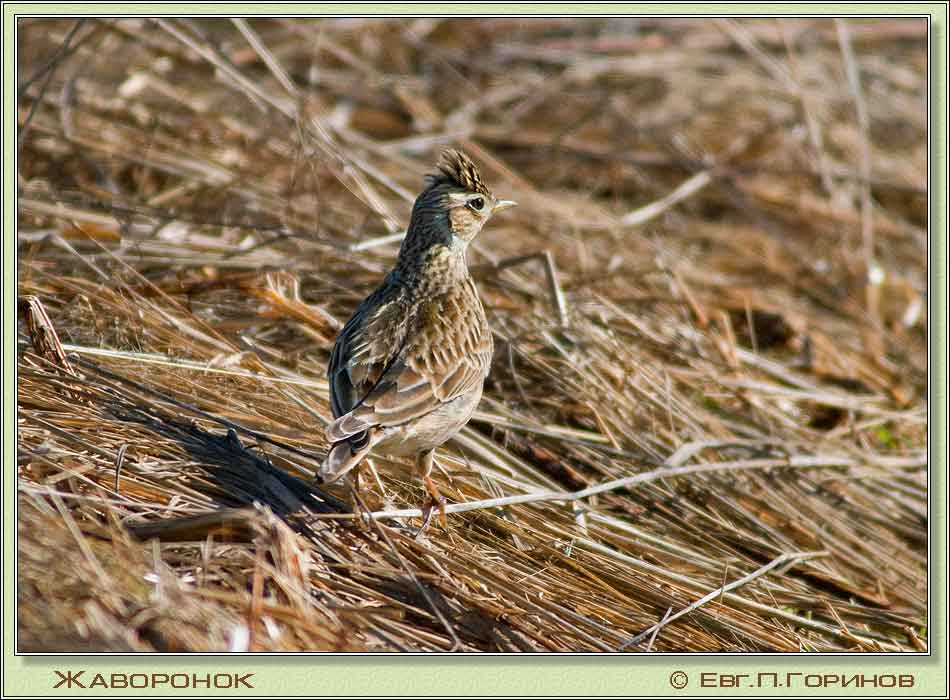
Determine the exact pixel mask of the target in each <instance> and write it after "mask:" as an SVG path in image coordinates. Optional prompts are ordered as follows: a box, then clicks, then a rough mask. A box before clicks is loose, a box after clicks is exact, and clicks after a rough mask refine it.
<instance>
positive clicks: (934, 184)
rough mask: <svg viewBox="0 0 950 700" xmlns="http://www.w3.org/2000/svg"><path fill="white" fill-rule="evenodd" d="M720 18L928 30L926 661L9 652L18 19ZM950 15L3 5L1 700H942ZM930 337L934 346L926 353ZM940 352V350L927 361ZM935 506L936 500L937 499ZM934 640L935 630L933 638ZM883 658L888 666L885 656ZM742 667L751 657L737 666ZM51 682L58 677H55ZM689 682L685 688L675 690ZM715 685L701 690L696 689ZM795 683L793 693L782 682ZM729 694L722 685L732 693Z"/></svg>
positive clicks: (828, 8) (890, 10)
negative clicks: (878, 21) (567, 699)
mask: <svg viewBox="0 0 950 700" xmlns="http://www.w3.org/2000/svg"><path fill="white" fill-rule="evenodd" d="M287 14H291V15H297V16H300V15H308V16H316V15H338V16H339V15H344V16H353V15H365V16H394V15H397V16H398V15H403V16H412V15H427V14H428V15H436V14H437V15H452V16H458V17H464V16H484V15H508V16H511V15H515V16H518V15H522V16H529V15H537V16H544V15H547V16H551V15H556V16H563V15H668V16H670V15H672V16H684V17H685V16H697V15H710V14H712V15H727V16H742V15H746V16H804V15H815V16H819V15H820V16H826V15H827V16H835V15H837V16H845V15H857V16H869V15H880V16H912V15H916V16H922V15H929V17H930V32H929V34H930V60H929V66H928V67H929V71H930V82H929V91H928V92H929V97H930V101H929V106H930V114H929V137H930V151H929V154H930V158H929V160H928V165H929V173H928V176H929V177H928V179H929V194H930V201H929V205H928V220H929V224H930V225H929V234H930V235H928V241H929V247H928V270H929V285H930V286H929V289H928V292H929V295H928V297H929V298H928V320H927V329H928V341H929V348H930V353H929V358H928V359H929V383H930V386H929V393H928V440H929V444H928V462H929V478H930V483H929V489H928V499H929V500H930V522H929V526H930V566H929V572H928V575H929V579H930V586H929V609H928V615H929V616H930V625H929V626H928V630H927V632H928V633H927V641H928V644H929V645H930V649H929V652H926V653H908V654H896V653H868V652H863V653H861V652H855V653H814V654H809V655H808V657H807V661H806V657H805V656H804V655H800V654H778V653H768V652H763V653H759V654H741V655H737V654H712V653H700V652H694V653H653V654H649V655H647V654H608V653H575V654H557V653H546V654H532V653H521V654H502V653H490V652H489V653H471V654H465V655H458V654H449V653H438V652H430V653H421V652H420V653H339V654H334V653H328V652H323V653H314V652H311V653H305V652H301V653H290V652H288V653H285V654H265V653H246V654H233V653H232V654H229V653H221V652H217V653H208V654H187V655H178V654H118V653H116V654H96V655H77V654H16V653H15V637H16V585H15V582H16V514H15V511H16V488H17V487H16V469H15V465H16V449H15V448H16V420H15V416H16V383H15V376H16V306H15V302H16V285H17V282H16V280H17V277H16V221H17V218H16V155H17V154H16V84H17V81H16V38H15V31H16V18H17V17H18V16H25V15H31V16H40V15H48V16H50V17H63V16H66V17H68V16H80V15H116V16H118V15H130V16H132V15H141V16H157V15H189V16H201V15H209V16H210V15H216V16H237V15H244V16H254V15H260V16H276V15H287ZM946 21H947V5H946V4H945V3H860V4H841V3H839V4H817V3H814V4H813V3H792V4H777V3H723V4H710V3H678V4H656V3H648V4H637V5H634V4H629V3H598V4H580V3H543V4H538V5H529V4H502V3H476V4H464V5H459V4H447V3H433V4H423V3H411V4H398V3H367V4H354V3H319V4H293V3H258V4H253V5H251V4H247V3H229V4H222V5H209V4H201V3H199V4H190V5H189V4H182V3H160V4H148V5H146V4H141V3H138V4H125V3H95V4H82V5H80V4H74V3H9V4H5V5H4V6H3V39H4V41H3V64H4V65H3V77H4V79H3V98H4V102H3V107H4V108H3V119H2V126H3V154H4V159H3V162H4V167H3V200H2V201H3V214H4V219H3V220H4V223H5V226H4V228H3V241H2V265H3V305H2V320H3V321H2V323H3V370H4V371H3V407H4V408H3V437H4V440H3V464H4V465H5V466H6V469H5V470H4V475H3V482H2V483H3V505H4V510H3V513H4V528H3V574H4V578H3V580H4V582H6V583H7V585H5V586H4V587H3V590H4V596H3V614H2V627H3V635H4V636H3V638H4V644H3V661H4V668H3V694H4V696H5V697H22V696H26V695H46V696H49V695H70V694H81V695H83V696H86V697H90V696H96V693H95V691H92V692H91V691H90V689H82V688H79V687H76V686H75V685H74V686H73V687H72V688H67V687H63V685H64V684H62V683H61V685H60V687H59V688H56V687H54V686H55V685H56V683H58V682H60V681H61V678H62V674H69V673H71V674H75V673H76V672H78V671H79V670H84V671H85V675H84V676H83V677H82V678H83V681H84V682H85V683H86V684H88V682H89V681H90V680H91V679H92V678H93V677H95V675H96V674H97V673H101V674H103V676H104V677H105V678H107V679H109V678H111V677H112V674H126V675H125V677H126V678H128V677H129V676H130V674H149V673H184V674H197V676H198V677H199V679H203V678H205V677H206V675H208V674H210V675H208V677H209V678H213V676H214V674H234V673H238V674H239V675H243V674H245V673H251V674H252V676H251V677H250V678H249V679H248V680H249V682H250V683H251V684H252V685H253V688H252V689H245V688H237V689H235V688H221V689H217V688H214V687H213V686H212V687H209V688H207V689H205V688H203V687H198V688H190V689H182V690H174V691H172V692H170V693H169V694H167V695H163V694H162V693H156V692H155V691H149V690H145V689H142V690H137V689H132V688H113V689H111V690H107V691H106V692H105V693H102V696H109V697H118V696H122V695H146V694H147V695H149V696H151V697H181V696H195V695H218V694H227V695H236V694H239V695H241V696H245V697H270V696H272V695H282V696H287V697H301V696H328V697H333V696H356V697H359V696H367V695H373V696H376V695H380V691H381V690H382V691H383V694H385V695H389V696H402V695H422V696H425V695H447V696H453V697H468V696H471V695H481V694H486V695H496V694H506V695H508V694H511V695H515V696H522V697H532V696H538V695H566V694H570V695H597V696H604V697H614V696H625V697H629V696H646V697H649V696H652V695H677V696H680V697H688V696H690V695H693V694H697V695H701V694H716V695H722V694H724V690H727V692H729V693H732V692H735V691H737V690H744V691H745V692H743V693H742V694H743V696H744V697H760V696H761V697H766V696H769V695H776V694H786V693H787V692H789V691H790V690H791V691H793V692H801V693H808V694H810V695H811V694H814V695H823V696H826V697H833V696H838V695H842V696H846V695H852V694H872V695H875V696H879V697H884V696H888V695H891V694H894V693H896V694H897V695H900V696H901V697H907V696H924V695H934V696H946V694H947V690H948V689H947V678H946V668H947V642H946V633H947V497H946V496H947V469H946V465H947V455H946V448H947V444H946V442H947V441H946V434H947V429H946V428H947V375H946V372H947V326H946V313H947V216H946V213H947V202H946V196H947V156H946V153H947V94H946V81H945V78H944V76H945V75H946V70H947V60H946V59H947V33H946V24H947V22H946ZM935 340H936V345H935V343H934V341H935ZM935 347H936V348H937V349H938V351H937V352H934V351H933V350H934V348H935ZM935 494H936V496H937V497H936V498H935ZM935 624H936V625H937V627H934V625H935ZM882 656H884V657H887V660H886V661H884V660H883V659H881V658H879V657H882ZM747 657H751V658H747ZM56 671H59V672H60V675H57V673H56ZM772 673H774V674H776V676H775V679H776V682H782V683H783V686H781V687H778V686H773V687H750V686H749V683H750V682H751V681H752V679H755V680H759V679H760V676H759V675H757V674H765V675H766V676H768V675H769V674H772ZM677 674H685V677H686V682H687V685H686V686H679V683H680V679H681V678H682V676H677ZM703 674H709V675H710V676H712V677H714V678H713V681H714V682H715V684H716V686H715V687H713V686H709V685H704V681H705V679H706V676H704V675H703ZM740 674H749V677H748V678H742V679H740V680H739V681H736V685H735V686H729V685H723V684H722V683H723V678H729V677H732V678H737V677H739V675H740ZM786 674H791V675H792V678H793V680H794V682H795V684H794V685H793V684H792V683H791V682H786V681H789V676H787V675H786ZM855 674H860V675H861V677H862V686H864V687H857V684H855V685H854V686H849V687H847V688H840V687H839V688H838V689H835V688H821V687H807V686H806V677H809V676H819V675H820V676H822V678H824V677H825V676H828V675H835V676H842V675H844V676H847V677H853V676H854V675H855ZM889 674H890V675H895V676H898V675H901V676H903V675H908V674H909V675H913V677H914V685H913V686H912V687H911V688H897V687H894V688H891V687H874V688H869V687H867V686H866V685H864V683H863V680H864V679H871V678H874V679H877V678H879V677H881V676H883V675H889ZM728 682H730V681H728V680H727V681H726V683H728Z"/></svg>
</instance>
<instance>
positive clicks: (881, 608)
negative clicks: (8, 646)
mask: <svg viewBox="0 0 950 700" xmlns="http://www.w3.org/2000/svg"><path fill="white" fill-rule="evenodd" d="M18 37H19V75H20V79H21V84H20V86H19V89H18V98H19V102H18V106H19V112H18V114H19V127H20V132H19V139H18V149H19V165H20V171H19V173H18V176H19V188H20V189H19V199H18V202H19V239H18V265H19V275H18V289H19V300H20V306H19V319H20V325H19V335H18V386H17V397H18V424H17V425H18V462H17V469H18V484H19V496H18V524H19V538H18V592H19V618H18V623H19V645H20V650H22V651H38V650H42V651H64V650H73V651H94V650H138V651H153V650H158V651H211V650H215V651H220V650H228V649H231V650H252V651H303V650H307V651H400V650H408V651H447V650H457V651H511V652H522V651H526V652H552V651H556V652H568V651H602V652H611V651H618V650H624V651H629V652H637V651H640V652H643V651H654V652H665V651H733V652H751V651H778V652H789V651H820V652H827V651H919V650H921V649H926V647H927V643H928V637H927V635H928V630H927V627H926V625H927V612H928V609H927V532H928V521H927V516H928V511H927V503H928V492H927V485H928V481H927V460H926V434H927V351H926V334H927V333H926V324H927V317H926V315H925V310H926V303H925V293H926V240H927V232H926V216H927V207H926V192H925V186H926V168H925V166H926V112H925V109H924V106H925V96H926V62H927V52H926V25H925V23H924V21H922V20H919V21H911V20H883V19H882V20H873V21H870V20H869V21H848V22H846V23H844V22H839V23H835V22H832V21H824V20H818V19H801V20H796V19H786V20H781V21H776V20H741V21H740V20H737V21H732V20H723V21H715V22H713V21H702V22H700V21H691V20H663V19H647V18H642V19H628V20H618V19H610V20H600V19H584V20H578V19H574V20H560V19H532V20H515V19H503V18H498V19H479V20H447V19H436V18H426V19H421V18H420V19H398V20H395V19H394V20H375V19H374V20H369V19H364V20H356V19H353V20H332V21H331V20H327V21H319V20H298V19H295V20H281V19H274V20H266V21H265V20H256V19H255V20H235V21H229V20H225V19H218V20H213V19H204V20H193V19H174V18H164V19H161V20H147V19H88V20H84V21H82V22H78V23H77V22H75V21H74V20H61V21H60V20H49V19H25V20H21V22H20V24H19V34H18ZM449 145H453V146H459V147H462V148H464V149H465V150H466V151H467V152H469V153H470V154H471V155H472V157H473V158H475V159H476V160H477V161H478V162H479V163H480V165H481V167H482V171H483V173H484V174H485V176H486V178H487V179H488V180H489V181H490V182H491V184H492V187H493V189H494V190H495V191H496V192H498V193H499V194H500V195H503V196H505V197H510V198H512V199H516V200H518V201H519V203H520V204H521V206H520V207H519V208H518V209H517V210H515V212H514V213H513V214H512V215H511V216H508V217H506V218H505V219H504V221H502V220H500V219H499V220H498V221H495V222H492V224H491V226H490V227H489V228H488V229H487V230H486V231H485V232H484V233H483V235H482V236H481V237H480V239H479V240H478V241H477V242H476V244H475V246H474V249H473V251H472V255H471V260H470V262H471V264H472V266H473V269H474V270H475V273H476V275H477V277H478V279H479V286H480V288H481V290H482V294H483V297H484V300H485V303H486V307H487V309H488V311H489V316H490V321H491V323H492V326H493V329H494V332H495V333H496V347H497V350H496V354H495V358H494V363H493V368H492V373H491V376H490V379H489V381H488V384H487V387H486V392H485V398H484V400H483V402H482V404H481V406H480V410H479V412H478V413H477V415H476V417H475V419H474V420H473V421H472V423H471V424H470V425H469V427H468V428H466V429H465V430H464V431H463V433H462V434H460V436H459V437H458V438H457V439H456V440H454V441H453V442H452V443H450V444H449V445H448V446H447V449H446V450H444V451H443V457H442V460H441V461H442V468H443V469H442V472H441V473H437V474H436V475H435V476H436V480H437V481H438V483H439V488H440V490H441V491H442V492H443V494H444V495H445V496H446V497H447V500H448V501H449V504H450V505H449V507H448V508H447V511H448V513H449V516H448V527H447V529H443V528H442V527H441V526H440V525H439V524H438V523H437V522H436V523H434V524H433V525H432V526H431V527H430V530H429V531H428V533H427V535H426V537H425V538H424V539H422V540H421V541H418V542H417V541H414V540H413V538H412V534H413V531H414V528H415V527H416V526H418V524H419V519H418V516H419V510H418V509H419V507H420V506H421V504H422V502H423V500H424V498H425V496H424V494H423V493H422V491H421V489H420V488H419V486H418V483H417V482H416V481H415V480H413V479H412V478H411V475H410V474H409V473H408V472H407V470H406V469H405V467H403V466H400V465H398V464H391V463H389V462H386V461H385V460H382V459H377V460H375V467H376V469H377V473H378V476H379V479H378V480H377V479H373V478H369V479H365V480H364V484H363V490H362V493H361V496H360V497H361V498H362V500H363V501H364V503H365V511H366V512H371V513H374V514H375V515H374V516H373V517H372V518H371V519H369V520H367V519H366V518H363V519H360V518H358V517H355V516H354V515H352V514H350V513H348V507H347V505H346V504H347V502H348V494H347V493H346V491H345V490H344V489H342V488H332V489H330V490H329V491H324V490H321V489H320V488H319V487H317V486H316V485H315V484H314V483H313V481H312V479H311V475H312V473H313V471H314V469H315V467H316V465H317V464H318V463H319V460H320V458H321V457H322V455H323V454H324V452H325V449H326V445H325V444H324V442H323V428H324V425H325V424H326V421H327V419H328V418H329V409H328V406H327V387H326V382H325V378H324V371H325V367H326V362H327V359H328V353H329V349H330V347H331V345H332V342H333V338H334V337H335V334H336V332H337V330H338V329H339V327H340V322H341V321H342V320H345V318H346V317H347V316H348V314H349V313H350V312H351V311H352V309H353V307H354V305H355V304H356V303H357V302H358V300H359V299H361V298H362V297H363V296H365V294H366V293H367V291H368V290H370V289H371V288H372V287H373V286H374V285H375V284H376V283H377V282H378V280H379V279H380V276H381V275H382V274H383V273H384V272H385V270H386V269H387V268H388V266H389V265H390V264H391V262H392V260H393V256H394V253H395V250H396V245H397V244H398V240H399V232H400V231H401V230H402V229H403V227H404V226H405V223H406V220H407V218H408V212H409V207H410V206H411V200H412V197H413V196H414V193H415V192H417V191H419V189H420V187H421V185H422V176H423V174H424V173H425V172H427V171H428V170H429V169H430V168H431V166H432V163H433V162H434V158H435V156H436V155H437V154H438V152H439V151H440V150H441V149H442V148H443V147H445V146H449Z"/></svg>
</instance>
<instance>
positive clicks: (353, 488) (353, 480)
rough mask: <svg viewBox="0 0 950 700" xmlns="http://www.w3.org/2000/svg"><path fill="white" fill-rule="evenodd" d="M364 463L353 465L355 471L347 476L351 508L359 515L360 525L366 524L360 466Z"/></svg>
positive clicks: (358, 521)
mask: <svg viewBox="0 0 950 700" xmlns="http://www.w3.org/2000/svg"><path fill="white" fill-rule="evenodd" d="M361 466H362V464H357V465H356V466H355V467H353V471H351V472H350V473H349V475H348V476H347V481H348V482H349V487H350V490H349V495H350V510H351V511H352V512H353V513H355V514H356V515H357V516H358V517H357V523H359V525H360V526H362V525H363V524H364V522H363V507H362V506H361V505H360V502H361V501H362V499H361V498H360V490H361V485H360V467H361Z"/></svg>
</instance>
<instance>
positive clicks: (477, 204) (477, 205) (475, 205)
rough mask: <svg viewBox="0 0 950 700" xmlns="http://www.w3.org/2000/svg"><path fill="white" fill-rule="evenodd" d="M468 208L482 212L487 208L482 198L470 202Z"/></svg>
mask: <svg viewBox="0 0 950 700" xmlns="http://www.w3.org/2000/svg"><path fill="white" fill-rule="evenodd" d="M468 206H470V207H471V208H472V209H474V210H475V211H481V210H482V209H484V208H485V200H484V199H483V198H482V197H475V198H474V199H470V200H468Z"/></svg>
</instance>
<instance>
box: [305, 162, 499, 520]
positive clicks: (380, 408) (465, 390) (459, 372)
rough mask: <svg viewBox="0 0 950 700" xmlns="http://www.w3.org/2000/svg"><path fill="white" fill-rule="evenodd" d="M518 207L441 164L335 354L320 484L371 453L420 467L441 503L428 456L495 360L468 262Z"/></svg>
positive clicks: (463, 171)
mask: <svg viewBox="0 0 950 700" xmlns="http://www.w3.org/2000/svg"><path fill="white" fill-rule="evenodd" d="M513 204H514V202H508V201H499V200H497V199H496V198H495V196H494V195H493V194H492V192H491V190H489V189H488V187H486V186H485V184H484V183H483V182H482V179H481V177H480V176H479V174H478V170H477V169H476V167H475V165H474V163H473V162H472V161H471V159H470V158H468V156H466V155H465V154H464V153H462V152H460V151H456V150H448V151H446V152H445V153H443V154H442V158H441V160H440V161H439V164H438V172H436V173H435V174H433V175H430V176H429V178H428V186H427V188H426V189H425V191H423V192H422V194H420V195H419V197H418V198H417V199H416V202H415V205H414V206H413V209H412V217H411V219H410V223H409V228H408V230H407V232H406V237H405V239H404V240H403V243H402V247H401V248H400V251H399V258H398V259H397V261H396V264H395V266H394V267H393V269H392V270H391V271H390V272H389V274H388V275H387V276H386V278H385V279H384V280H383V282H382V283H381V284H380V286H379V287H378V288H377V289H376V291H374V292H373V293H372V294H371V295H370V296H369V297H367V298H366V299H365V300H364V301H363V302H362V303H361V304H360V305H359V307H358V308H357V309H356V312H355V313H354V314H353V316H352V318H350V320H349V321H348V322H347V324H346V325H345V326H344V328H343V330H342V331H341V332H340V335H339V336H338V337H337V340H336V344H335V345H334V347H333V354H332V357H331V359H330V366H329V368H328V372H327V374H328V377H329V380H330V402H331V408H332V410H333V416H334V418H335V420H334V421H333V422H332V423H331V424H330V425H329V426H328V427H327V439H328V440H329V441H330V442H331V443H332V447H331V449H330V451H329V453H328V454H327V458H326V460H325V461H324V463H323V465H322V466H321V467H320V470H319V471H318V474H317V476H318V478H320V479H322V480H323V481H325V482H329V481H335V480H336V479H339V478H340V477H341V476H343V475H344V474H346V473H347V472H349V471H350V470H352V469H353V468H354V467H356V466H358V465H359V463H360V462H361V461H362V460H363V459H364V458H365V457H366V455H367V454H369V453H370V451H372V450H375V451H377V452H380V453H383V454H389V455H395V456H413V457H415V458H416V460H417V466H418V468H419V470H420V472H421V473H422V476H423V477H424V479H425V483H426V487H427V489H428V490H429V493H430V495H431V496H432V498H433V499H434V500H436V501H440V496H439V494H438V490H437V489H436V488H435V485H434V484H433V483H432V481H431V478H430V477H429V472H430V470H431V468H432V458H433V451H434V450H435V449H436V448H437V447H439V446H440V445H441V444H442V443H444V442H445V441H446V440H448V439H449V438H450V437H452V436H453V435H454V434H455V433H456V432H458V430H459V429H460V428H461V427H462V426H463V425H465V423H467V422H468V419H469V418H470V417H471V415H472V411H474V410H475V407H476V406H477V405H478V402H479V399H480V398H481V395H482V384H483V383H484V380H485V377H486V376H487V375H488V368H489V364H490V362H491V356H492V350H493V345H492V336H491V329H490V328H489V326H488V321H487V319H486V318H485V311H484V309H483V308H482V304H481V301H480V299H479V297H478V291H477V289H476V288H475V283H474V281H473V280H472V278H471V276H470V275H469V272H468V265H467V263H466V260H465V251H466V249H467V248H468V244H469V243H470V242H471V241H472V239H474V238H475V236H476V235H478V232H479V231H480V230H481V228H482V226H483V225H484V224H485V223H486V222H487V221H488V219H489V218H491V216H492V214H493V213H495V212H498V211H501V210H503V209H506V208H508V207H509V206H512V205H513Z"/></svg>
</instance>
